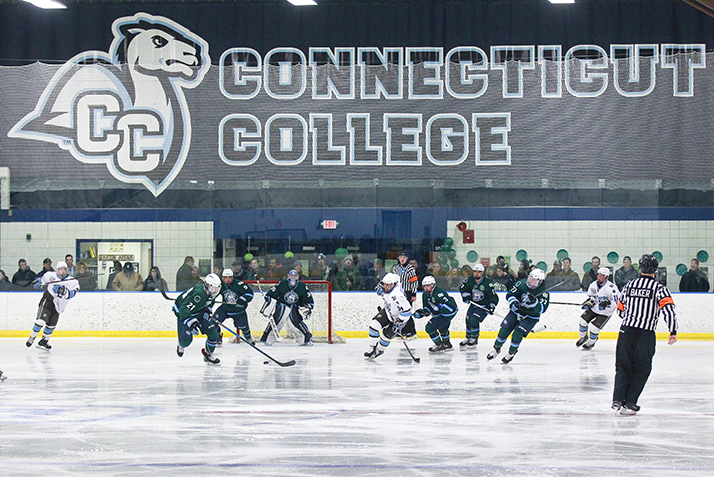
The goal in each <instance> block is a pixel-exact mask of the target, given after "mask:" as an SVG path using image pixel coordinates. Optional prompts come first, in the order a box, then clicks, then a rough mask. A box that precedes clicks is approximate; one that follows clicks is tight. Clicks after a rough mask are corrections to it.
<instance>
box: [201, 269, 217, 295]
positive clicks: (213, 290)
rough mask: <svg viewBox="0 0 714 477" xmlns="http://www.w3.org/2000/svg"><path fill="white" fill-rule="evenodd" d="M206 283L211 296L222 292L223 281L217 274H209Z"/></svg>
mask: <svg viewBox="0 0 714 477" xmlns="http://www.w3.org/2000/svg"><path fill="white" fill-rule="evenodd" d="M204 282H205V284H206V290H207V291H208V293H210V294H211V295H217V294H218V292H219V291H220V290H221V279H220V278H218V275H216V274H215V273H209V274H208V275H206V280H205V281H204Z"/></svg>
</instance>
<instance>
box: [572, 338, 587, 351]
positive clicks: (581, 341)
mask: <svg viewBox="0 0 714 477" xmlns="http://www.w3.org/2000/svg"><path fill="white" fill-rule="evenodd" d="M587 340H588V337H587V336H582V337H581V338H580V339H579V340H578V341H576V342H575V346H577V347H578V348H580V347H581V346H582V345H583V343H585V342H586V341H587Z"/></svg>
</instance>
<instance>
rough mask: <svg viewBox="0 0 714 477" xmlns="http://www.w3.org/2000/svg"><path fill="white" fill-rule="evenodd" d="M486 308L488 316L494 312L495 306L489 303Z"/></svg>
mask: <svg viewBox="0 0 714 477" xmlns="http://www.w3.org/2000/svg"><path fill="white" fill-rule="evenodd" d="M486 308H488V313H489V314H490V315H493V312H494V311H496V304H495V303H489V304H488V306H487V307H486Z"/></svg>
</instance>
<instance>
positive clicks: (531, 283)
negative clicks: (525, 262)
mask: <svg viewBox="0 0 714 477" xmlns="http://www.w3.org/2000/svg"><path fill="white" fill-rule="evenodd" d="M544 281H545V272H544V271H543V270H541V269H540V268H535V269H533V270H531V273H529V274H528V280H527V281H526V283H527V284H528V288H530V289H531V290H533V289H535V288H538V287H539V286H541V285H542V284H543V282H544Z"/></svg>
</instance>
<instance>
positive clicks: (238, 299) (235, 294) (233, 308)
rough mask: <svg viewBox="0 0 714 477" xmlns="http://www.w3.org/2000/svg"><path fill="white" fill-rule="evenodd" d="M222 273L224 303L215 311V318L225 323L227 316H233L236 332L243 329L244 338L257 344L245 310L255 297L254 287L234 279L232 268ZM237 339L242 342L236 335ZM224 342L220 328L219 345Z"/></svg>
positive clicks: (221, 292)
mask: <svg viewBox="0 0 714 477" xmlns="http://www.w3.org/2000/svg"><path fill="white" fill-rule="evenodd" d="M221 275H223V283H222V284H221V291H220V292H219V294H220V295H221V296H222V297H223V304H222V305H221V306H219V307H218V309H217V310H216V312H215V313H213V319H214V320H216V321H219V322H221V323H223V322H224V321H225V320H226V319H227V318H232V319H233V324H234V325H235V328H236V334H238V333H240V332H241V331H243V338H245V339H246V340H248V342H250V343H253V344H255V341H254V340H253V338H252V337H251V335H250V326H248V315H247V314H246V312H245V309H246V308H247V307H248V303H249V302H250V301H251V300H252V299H253V289H252V288H250V286H249V285H248V284H246V283H244V282H243V281H241V280H234V273H233V270H231V269H230V268H226V269H225V270H223V272H222V273H221ZM235 340H236V342H240V339H238V338H237V337H235ZM222 344H223V335H222V333H221V330H220V329H219V330H218V343H217V346H221V345H222Z"/></svg>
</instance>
